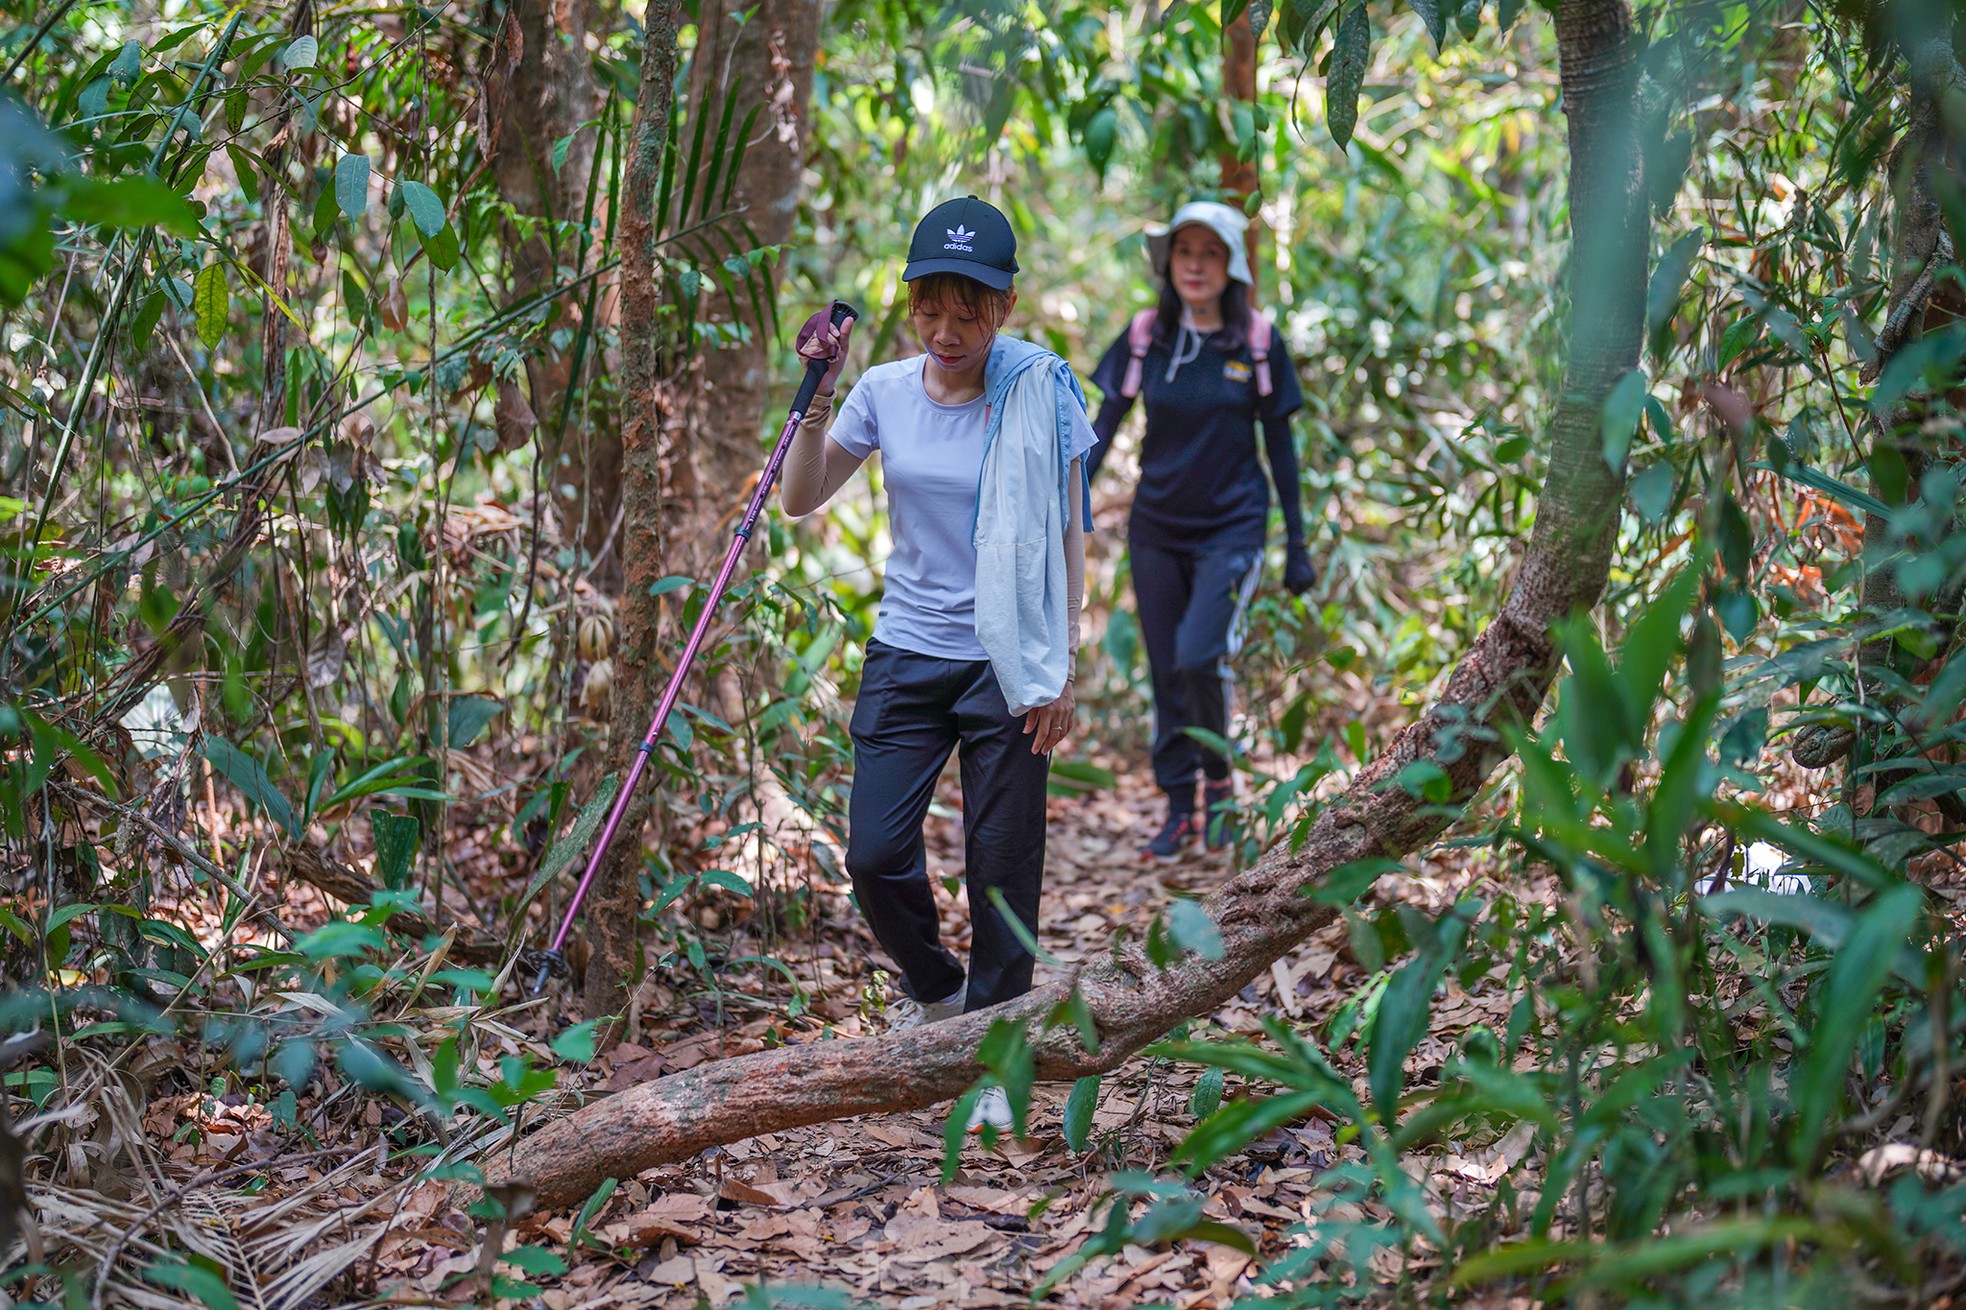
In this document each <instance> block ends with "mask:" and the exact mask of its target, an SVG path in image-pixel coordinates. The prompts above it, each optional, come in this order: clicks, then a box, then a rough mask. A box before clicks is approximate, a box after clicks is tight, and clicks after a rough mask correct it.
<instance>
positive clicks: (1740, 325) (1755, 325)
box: [1714, 314, 1761, 369]
mask: <svg viewBox="0 0 1966 1310" xmlns="http://www.w3.org/2000/svg"><path fill="white" fill-rule="evenodd" d="M1760 335H1761V323H1760V320H1758V319H1756V318H1755V317H1754V316H1753V315H1752V314H1750V315H1748V316H1747V317H1746V318H1737V319H1735V320H1734V321H1733V322H1732V323H1729V324H1728V325H1727V330H1726V331H1725V332H1722V333H1721V334H1720V352H1719V354H1718V355H1717V356H1716V357H1715V359H1714V367H1715V368H1717V369H1723V368H1726V367H1727V366H1728V365H1729V364H1731V363H1733V362H1734V361H1735V360H1737V359H1739V358H1740V357H1741V354H1742V352H1744V351H1745V350H1747V348H1748V347H1749V346H1751V345H1753V344H1754V339H1755V338H1756V337H1758V336H1760Z"/></svg>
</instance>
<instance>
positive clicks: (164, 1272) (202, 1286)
mask: <svg viewBox="0 0 1966 1310" xmlns="http://www.w3.org/2000/svg"><path fill="white" fill-rule="evenodd" d="M132 44H134V43H132ZM194 1259H196V1260H197V1261H198V1262H197V1263H193V1262H191V1261H163V1260H159V1261H157V1262H156V1263H155V1264H150V1265H146V1266H145V1267H144V1270H143V1276H144V1277H145V1278H147V1279H149V1280H150V1281H151V1282H153V1283H156V1284H157V1285H159V1286H160V1287H169V1288H174V1289H176V1290H177V1291H180V1292H189V1293H191V1295H193V1296H195V1297H197V1298H198V1299H199V1300H200V1301H203V1302H204V1303H205V1304H206V1305H207V1306H209V1307H210V1308H211V1310H239V1301H238V1298H237V1297H235V1296H233V1295H232V1289H231V1287H229V1286H228V1285H227V1284H226V1281H225V1276H224V1275H223V1274H220V1273H219V1272H218V1271H217V1270H215V1269H212V1268H208V1267H207V1266H208V1265H209V1263H210V1261H209V1258H208V1257H194Z"/></svg>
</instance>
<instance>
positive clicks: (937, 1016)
mask: <svg viewBox="0 0 1966 1310" xmlns="http://www.w3.org/2000/svg"><path fill="white" fill-rule="evenodd" d="M968 1000H969V980H968V979H967V978H965V979H964V980H963V984H962V986H960V987H958V988H956V991H955V994H954V995H952V996H946V997H944V998H943V999H941V1000H939V1001H917V1000H915V999H914V998H913V997H909V996H903V997H901V998H899V999H898V1000H896V1001H895V1002H894V1004H892V1005H890V1006H888V1007H887V1026H888V1028H889V1029H891V1030H893V1031H895V1032H899V1031H901V1030H902V1029H904V1028H919V1027H921V1026H922V1025H923V1024H925V1023H941V1022H942V1021H943V1020H944V1019H953V1018H955V1017H957V1016H958V1015H960V1014H961V1013H962V1012H963V1005H964V1003H965V1002H967V1001H968Z"/></svg>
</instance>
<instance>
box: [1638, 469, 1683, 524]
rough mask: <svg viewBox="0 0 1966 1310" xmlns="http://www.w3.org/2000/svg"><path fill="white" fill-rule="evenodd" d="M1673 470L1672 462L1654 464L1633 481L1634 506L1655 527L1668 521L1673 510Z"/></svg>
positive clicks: (1639, 514)
mask: <svg viewBox="0 0 1966 1310" xmlns="http://www.w3.org/2000/svg"><path fill="white" fill-rule="evenodd" d="M1672 493H1673V471H1672V465H1670V464H1654V465H1653V466H1652V467H1651V468H1649V469H1646V470H1645V471H1644V472H1643V473H1640V474H1639V475H1638V476H1637V477H1635V478H1633V479H1632V481H1631V498H1632V508H1633V509H1636V510H1637V511H1638V516H1639V517H1640V518H1642V519H1644V520H1645V521H1646V522H1647V523H1648V524H1650V525H1651V526H1653V527H1657V526H1659V524H1661V523H1663V522H1665V521H1666V515H1668V514H1670V513H1671V512H1672Z"/></svg>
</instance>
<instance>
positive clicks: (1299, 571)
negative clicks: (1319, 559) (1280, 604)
mask: <svg viewBox="0 0 1966 1310" xmlns="http://www.w3.org/2000/svg"><path fill="white" fill-rule="evenodd" d="M1283 585H1284V589H1285V590H1286V591H1288V592H1289V593H1290V594H1291V595H1293V596H1301V595H1303V594H1304V593H1305V592H1307V591H1309V590H1310V589H1311V588H1312V587H1315V586H1316V585H1317V565H1315V564H1313V563H1311V551H1310V548H1309V547H1308V546H1306V545H1305V544H1304V543H1303V542H1301V541H1293V542H1290V543H1289V544H1288V545H1286V546H1285V547H1284V551H1283Z"/></svg>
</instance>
